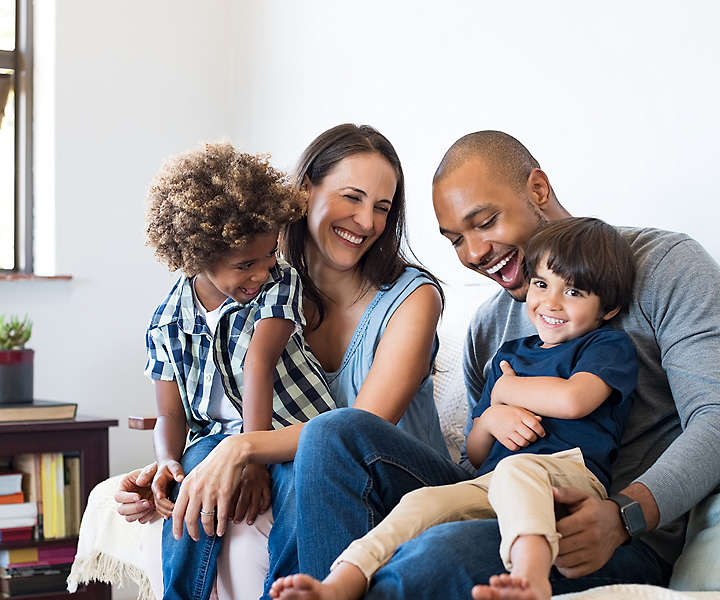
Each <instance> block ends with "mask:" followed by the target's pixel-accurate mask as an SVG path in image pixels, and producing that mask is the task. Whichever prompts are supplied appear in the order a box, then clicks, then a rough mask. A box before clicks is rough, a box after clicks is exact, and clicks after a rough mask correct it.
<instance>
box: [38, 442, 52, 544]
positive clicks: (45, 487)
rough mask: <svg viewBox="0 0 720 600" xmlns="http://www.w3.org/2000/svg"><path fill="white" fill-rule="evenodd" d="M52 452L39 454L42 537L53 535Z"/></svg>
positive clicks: (50, 537) (49, 537)
mask: <svg viewBox="0 0 720 600" xmlns="http://www.w3.org/2000/svg"><path fill="white" fill-rule="evenodd" d="M52 457H53V455H52V452H43V453H42V454H41V455H40V480H41V493H42V504H43V538H45V539H52V538H54V537H56V536H55V509H54V505H55V503H54V501H53V496H54V495H55V486H54V482H53V477H54V470H53V464H52Z"/></svg>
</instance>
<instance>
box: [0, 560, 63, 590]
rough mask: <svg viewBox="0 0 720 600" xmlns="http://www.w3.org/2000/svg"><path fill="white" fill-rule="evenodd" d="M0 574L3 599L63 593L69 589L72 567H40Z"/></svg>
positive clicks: (0, 588)
mask: <svg viewBox="0 0 720 600" xmlns="http://www.w3.org/2000/svg"><path fill="white" fill-rule="evenodd" d="M2 571H3V572H1V573H0V595H1V596H2V597H10V598H12V597H15V596H25V595H31V594H51V593H53V592H58V593H63V592H65V590H66V589H67V581H66V580H67V577H68V575H69V574H70V565H58V566H53V567H47V566H45V567H40V568H31V569H7V570H5V569H2Z"/></svg>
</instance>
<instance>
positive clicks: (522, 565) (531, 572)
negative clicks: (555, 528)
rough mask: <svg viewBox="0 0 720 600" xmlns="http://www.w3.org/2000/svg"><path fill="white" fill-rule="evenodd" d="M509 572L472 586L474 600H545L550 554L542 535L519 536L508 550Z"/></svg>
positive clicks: (549, 588)
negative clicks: (484, 583) (486, 583)
mask: <svg viewBox="0 0 720 600" xmlns="http://www.w3.org/2000/svg"><path fill="white" fill-rule="evenodd" d="M510 559H511V561H512V571H511V572H510V574H509V575H507V574H503V575H494V576H493V577H491V578H490V581H489V582H488V583H489V585H476V586H475V587H474V588H473V590H472V597H473V599H474V600H549V599H550V597H551V596H552V588H551V586H550V579H549V576H550V567H551V566H552V551H551V550H550V544H548V541H547V540H546V539H545V536H542V535H521V536H520V537H518V538H517V539H516V540H515V542H514V543H513V545H512V548H511V549H510Z"/></svg>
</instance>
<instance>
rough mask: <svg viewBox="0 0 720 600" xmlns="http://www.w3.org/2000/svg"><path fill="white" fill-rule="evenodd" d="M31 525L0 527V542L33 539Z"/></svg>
mask: <svg viewBox="0 0 720 600" xmlns="http://www.w3.org/2000/svg"><path fill="white" fill-rule="evenodd" d="M33 529H34V528H33V527H11V528H8V529H0V542H21V541H25V540H31V539H33Z"/></svg>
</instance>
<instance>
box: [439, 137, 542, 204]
mask: <svg viewBox="0 0 720 600" xmlns="http://www.w3.org/2000/svg"><path fill="white" fill-rule="evenodd" d="M472 159H480V160H482V161H483V162H484V163H485V165H486V166H487V168H488V170H489V171H490V172H491V173H492V174H493V177H495V178H496V179H499V180H501V181H505V182H506V183H508V184H509V185H510V186H511V187H512V188H513V189H516V190H520V189H524V187H525V184H526V183H527V180H528V177H529V176H530V173H531V172H532V170H533V169H539V168H540V164H539V163H538V161H536V160H535V158H534V157H533V155H532V154H530V152H528V149H527V148H526V147H525V146H523V145H522V144H521V143H520V142H519V141H518V140H516V139H515V138H514V137H512V136H511V135H508V134H507V133H503V132H502V131H490V130H488V131H476V132H475V133H469V134H467V135H464V136H463V137H461V138H460V139H459V140H458V141H457V142H455V143H454V144H453V145H452V146H450V149H449V150H448V151H447V152H446V153H445V156H443V158H442V160H441V161H440V165H439V166H438V168H437V170H436V171H435V176H434V177H433V184H436V183H438V182H439V181H441V180H442V179H444V178H445V177H447V176H448V175H450V174H451V173H452V172H453V171H455V170H456V169H457V168H459V167H461V166H462V165H464V164H465V163H466V162H467V161H469V160H472Z"/></svg>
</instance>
